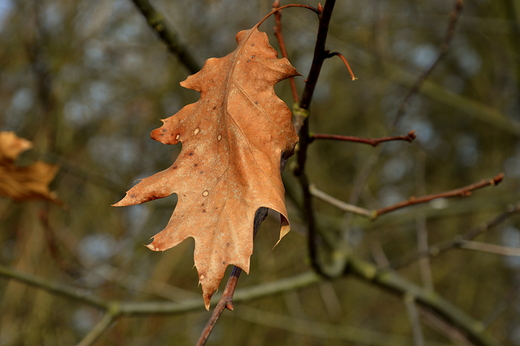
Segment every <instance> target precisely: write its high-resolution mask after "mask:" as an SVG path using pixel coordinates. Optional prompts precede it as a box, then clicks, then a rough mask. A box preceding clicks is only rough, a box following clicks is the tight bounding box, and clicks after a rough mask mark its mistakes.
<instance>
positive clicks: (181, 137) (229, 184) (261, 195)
mask: <svg viewBox="0 0 520 346" xmlns="http://www.w3.org/2000/svg"><path fill="white" fill-rule="evenodd" d="M236 39H237V42H238V47H237V48H236V50H235V51H234V52H232V53H231V54H229V55H227V56H225V57H223V58H219V59H217V58H212V59H208V60H207V61H206V63H205V65H204V67H203V68H202V70H201V71H199V72H198V73H196V74H194V75H192V76H189V77H188V78H187V79H186V80H185V81H183V82H182V83H181V86H183V87H185V88H188V89H193V90H196V91H199V92H200V94H201V95H200V99H199V100H198V101H197V102H196V103H193V104H190V105H187V106H186V107H184V108H183V109H181V110H180V111H179V112H178V113H177V114H175V115H173V116H171V117H169V118H167V119H165V120H163V123H164V124H163V126H162V127H160V128H158V129H156V130H154V131H153V132H152V133H151V137H152V138H153V139H155V140H157V141H159V142H161V143H164V144H177V143H178V142H182V144H183V146H182V151H181V153H180V154H179V156H178V157H177V159H176V161H175V162H174V164H173V165H172V166H171V167H169V168H168V169H166V170H164V171H162V172H159V173H157V174H155V175H153V176H151V177H148V178H145V179H143V180H142V181H141V182H140V183H139V184H137V185H136V186H134V187H133V188H132V189H130V190H129V191H128V192H127V194H126V196H125V198H123V199H122V200H121V201H120V202H118V203H117V204H115V206H126V205H132V204H139V203H143V202H147V201H150V200H153V199H157V198H163V197H167V196H169V195H171V194H173V193H176V194H177V195H178V203H177V206H176V208H175V211H174V213H173V215H172V217H171V218H170V221H169V222H168V225H167V226H166V228H165V229H164V230H163V231H161V232H160V233H158V234H157V235H155V236H154V237H153V242H152V243H151V244H149V245H148V247H149V248H150V249H152V250H154V251H164V250H167V249H169V248H171V247H173V246H175V245H177V244H179V243H180V242H182V241H183V240H185V239H186V238H188V237H193V238H194V239H195V253H194V260H195V266H196V267H197V271H198V275H199V282H200V284H201V285H202V293H203V298H204V304H205V306H206V309H209V301H210V299H211V296H212V295H213V293H214V292H215V291H216V290H217V288H218V286H219V283H220V281H221V280H222V278H223V276H224V272H225V270H226V267H227V266H228V265H236V266H238V267H240V268H242V269H243V270H244V271H246V272H249V259H250V257H251V254H252V252H253V220H254V217H255V212H256V211H257V209H258V208H260V207H267V208H270V209H273V210H276V211H277V212H279V213H280V214H281V229H280V239H281V238H282V237H283V236H284V235H285V234H287V232H288V231H289V222H288V219H287V211H286V208H285V203H284V187H283V184H282V180H281V176H280V159H281V157H282V155H285V156H289V155H290V154H292V152H293V149H294V146H295V144H296V143H297V141H298V136H297V135H296V133H295V131H294V128H293V126H292V123H291V112H290V110H289V108H288V107H287V106H286V105H285V103H284V102H283V101H282V100H280V99H279V98H278V97H277V96H276V94H275V93H274V88H273V86H274V84H276V83H278V82H279V81H281V80H284V79H286V78H288V77H292V76H296V75H298V72H297V71H296V70H295V69H294V67H292V66H291V64H290V63H289V61H288V60H287V59H278V58H277V54H276V51H275V50H274V49H273V48H272V47H271V46H270V45H269V42H268V39H267V35H266V34H265V33H263V32H259V31H258V30H257V28H256V27H254V28H252V29H250V30H244V31H241V32H239V33H238V34H237V37H236Z"/></svg>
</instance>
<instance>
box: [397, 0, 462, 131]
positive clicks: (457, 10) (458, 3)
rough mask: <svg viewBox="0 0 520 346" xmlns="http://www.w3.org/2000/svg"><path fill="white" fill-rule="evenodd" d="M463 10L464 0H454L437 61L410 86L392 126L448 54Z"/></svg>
mask: <svg viewBox="0 0 520 346" xmlns="http://www.w3.org/2000/svg"><path fill="white" fill-rule="evenodd" d="M463 8H464V0H455V7H454V9H453V11H452V12H451V13H450V21H449V24H448V29H447V31H446V35H445V37H444V41H443V43H442V44H441V51H440V53H439V55H438V56H437V59H435V61H434V62H433V64H432V65H431V66H430V67H429V68H428V69H427V70H426V71H424V72H423V73H422V74H421V76H419V78H418V79H417V81H416V82H415V84H414V85H413V86H412V88H411V89H410V91H409V92H408V94H407V95H406V97H405V98H404V100H403V102H402V103H401V106H400V107H399V110H398V111H397V115H396V116H395V120H394V126H395V125H397V124H398V123H399V120H400V119H401V118H402V117H403V115H404V114H405V113H406V107H407V105H408V102H409V101H410V99H411V98H412V96H413V95H415V94H416V93H417V92H418V91H419V89H420V88H421V86H422V84H423V82H424V81H425V80H426V78H428V76H429V75H430V74H431V73H432V71H433V70H434V69H435V67H437V65H438V64H439V62H440V61H441V60H442V59H443V58H444V57H445V56H446V54H448V51H449V49H450V44H451V41H452V40H453V36H454V34H455V28H456V26H457V22H458V19H459V17H460V14H461V12H462V9H463Z"/></svg>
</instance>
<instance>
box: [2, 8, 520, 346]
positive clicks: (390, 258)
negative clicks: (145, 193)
mask: <svg viewBox="0 0 520 346" xmlns="http://www.w3.org/2000/svg"><path fill="white" fill-rule="evenodd" d="M302 3H306V4H309V5H313V6H316V5H317V4H316V3H314V2H310V1H302ZM153 4H154V5H155V6H156V7H157V9H158V10H160V11H161V12H162V13H163V14H164V15H165V17H166V18H167V20H168V21H169V23H170V24H171V26H172V28H174V29H175V30H176V32H177V33H178V35H179V37H180V40H181V41H182V42H183V43H184V44H185V45H186V46H187V48H188V49H189V51H190V52H191V53H192V55H193V56H195V57H196V59H197V60H198V62H199V64H200V65H202V63H203V62H204V61H205V60H206V59H208V58H210V57H222V56H224V55H226V54H228V53H229V52H231V51H232V50H234V49H235V46H236V42H235V35H236V33H237V32H238V31H239V30H242V29H247V28H250V27H252V26H253V25H254V24H255V23H256V22H257V21H258V20H260V19H261V18H262V17H263V16H264V15H265V14H267V13H268V12H269V11H270V10H271V5H272V3H271V2H270V1H264V0H255V1H239V0H220V1H217V0H197V1H193V0H177V1H167V0H157V1H154V2H153ZM283 4H285V2H282V5H283ZM454 6H455V1H454V0H441V1H411V0H368V1H338V3H337V4H336V8H335V11H334V15H333V17H332V22H331V29H330V35H329V38H328V42H327V48H328V49H330V50H331V51H339V52H341V53H342V54H343V55H345V57H346V58H347V59H348V61H349V62H350V64H351V66H352V68H353V69H354V72H355V74H356V76H357V77H358V78H359V80H357V81H355V82H352V81H351V80H350V75H349V74H348V71H347V70H346V68H345V66H344V65H343V63H342V62H341V60H340V59H337V58H333V59H329V60H327V61H326V62H325V65H324V68H323V70H322V74H321V76H320V80H319V83H318V87H317V89H316V92H315V97H314V100H313V104H312V106H311V112H312V118H311V119H312V120H311V131H312V132H314V133H333V134H341V135H350V136H359V137H371V138H374V137H383V136H389V135H404V134H406V133H408V132H409V131H411V130H415V131H416V134H417V139H416V141H415V142H414V143H412V144H410V143H406V142H390V143H384V144H382V145H380V146H379V147H377V148H372V147H370V146H368V145H363V144H355V143H349V142H337V141H316V142H314V143H313V144H312V146H311V149H310V153H309V161H308V174H309V176H310V180H311V181H312V183H313V184H314V185H315V186H316V187H317V188H318V189H320V190H322V191H324V192H326V193H328V194H330V195H331V196H333V197H335V198H337V199H340V200H343V201H346V202H351V203H354V204H356V205H359V206H361V207H364V208H368V209H377V208H381V207H384V206H388V205H391V204H393V203H396V202H399V201H401V200H403V199H407V198H408V197H410V196H421V195H425V194H432V193H438V192H442V191H446V190H450V189H455V188H458V187H461V186H465V185H469V184H472V183H474V182H477V181H479V180H481V179H491V178H492V177H494V176H495V175H496V174H498V173H500V172H504V173H505V179H504V182H503V183H502V184H500V185H498V186H497V187H488V188H485V189H482V190H478V191H475V192H474V193H473V194H472V196H470V197H468V198H464V199H460V198H455V199H448V200H437V201H435V202H431V203H428V204H426V205H420V206H413V207H409V208H407V209H403V210H401V211H398V212H394V213H392V214H388V215H384V216H382V217H380V218H378V219H377V220H376V221H373V222H372V221H368V220H366V219H365V218H363V217H361V216H357V215H353V214H350V213H345V212H343V211H340V210H338V209H337V208H335V207H333V206H330V205H328V204H326V203H324V202H320V201H317V202H316V203H315V206H316V215H317V218H318V224H319V227H321V228H322V229H323V230H324V231H325V232H333V233H334V234H335V235H336V236H338V237H340V238H341V239H343V240H344V241H345V243H346V244H348V246H350V248H351V249H352V251H353V253H354V254H356V255H357V256H360V257H361V258H364V259H366V260H369V261H373V262H374V263H376V264H377V265H378V266H382V267H384V266H388V264H389V263H390V264H392V263H394V261H399V260H400V259H402V258H405V257H406V256H407V255H409V254H413V253H415V252H416V251H417V249H418V248H419V249H425V248H428V246H429V245H431V244H437V243H439V242H441V241H444V240H450V239H454V238H455V237H456V236H457V235H459V234H463V233H465V232H467V231H469V230H471V229H473V228H475V227H477V226H479V225H482V223H484V222H487V221H489V220H492V219H493V218H494V217H496V216H498V215H500V214H502V213H503V212H504V211H506V210H507V207H508V205H511V204H515V203H518V202H519V201H518V199H519V194H518V192H519V189H520V140H519V135H520V64H519V62H520V43H519V42H520V4H519V3H518V1H516V0H500V1H490V0H478V1H466V3H465V4H464V10H463V13H462V14H461V15H460V17H459V18H458V23H457V26H456V29H455V34H454V37H453V41H452V42H451V45H450V50H449V53H448V54H447V55H446V56H445V58H444V59H443V60H442V61H441V62H440V63H439V64H438V65H437V66H436V68H435V69H434V71H433V72H432V73H431V74H430V75H429V76H428V78H427V81H426V82H425V84H424V85H423V88H422V89H421V92H419V93H418V94H416V95H414V96H413V97H412V98H411V99H410V100H409V102H408V104H407V107H406V112H405V113H404V114H403V115H402V116H399V117H398V119H397V120H396V118H397V114H398V110H399V108H400V107H401V105H402V103H403V100H404V99H405V97H406V95H407V94H408V92H409V91H410V89H411V87H412V85H413V83H414V82H415V81H416V80H417V78H418V77H419V76H420V75H421V73H422V72H423V71H425V70H426V69H428V68H429V66H431V64H432V63H433V62H434V61H435V59H436V58H437V56H438V55H439V54H440V52H441V46H442V44H443V42H444V41H445V37H446V30H447V28H448V25H449V14H450V12H452V10H453V8H454ZM282 21H283V32H284V35H285V39H286V43H287V49H288V52H289V56H290V59H291V62H292V63H293V65H294V66H295V67H296V68H297V70H298V71H299V72H300V73H301V74H302V75H303V76H305V75H306V74H307V73H308V70H309V68H310V62H311V60H312V54H313V48H314V43H315V36H316V32H317V18H316V16H315V14H314V13H312V12H311V11H307V10H303V9H288V10H284V11H283V19H282ZM273 26H274V20H273V19H270V20H268V21H267V22H266V23H264V24H263V25H262V26H261V30H263V31H266V32H267V33H268V34H269V36H270V39H271V44H272V45H273V46H274V47H275V48H276V49H278V45H277V44H276V41H275V39H274V36H273V30H272V28H273ZM189 74H190V73H189V71H188V70H187V69H186V68H185V67H184V66H183V65H182V64H180V62H179V60H178V59H177V57H175V56H174V55H172V54H171V53H169V52H168V50H167V48H166V46H165V45H164V43H163V42H161V41H160V40H159V39H158V38H157V37H156V35H155V34H154V32H153V31H152V30H151V29H150V28H149V27H148V25H147V23H146V21H145V20H144V18H143V16H142V15H141V13H140V12H139V11H138V10H137V8H136V7H135V5H134V4H133V3H132V1H130V0H104V1H100V0H89V1H86V0H76V1H68V0H32V1H25V0H24V1H22V0H0V130H1V131H14V132H15V133H16V134H17V135H18V136H20V137H22V138H25V139H28V140H30V141H32V142H33V144H34V147H33V149H31V150H29V151H27V152H25V153H24V154H23V155H22V156H21V157H20V158H19V162H18V164H20V165H28V164H31V163H32V162H34V161H35V160H37V159H39V160H43V161H46V162H49V163H53V164H56V165H58V166H59V167H60V170H59V172H58V174H57V176H56V178H55V179H54V181H53V182H52V185H51V188H52V190H54V191H56V193H57V195H58V197H59V199H60V200H61V201H63V203H64V205H65V206H66V207H65V208H63V207H60V206H59V205H56V204H52V203H50V202H46V201H31V202H23V203H22V202H21V203H14V202H12V201H10V200H9V199H7V198H1V199H0V263H1V265H3V266H5V267H9V268H12V269H15V270H17V271H20V272H23V273H28V274H32V275H34V276H37V277H40V278H42V279H45V280H48V281H51V282H55V283H60V284H64V285H69V286H71V287H77V288H81V289H86V290H87V291H88V292H90V293H92V294H94V295H96V296H98V297H100V298H102V299H105V300H124V301H149V300H154V301H156V300H164V301H183V300H186V299H191V298H194V297H195V298H199V299H201V302H202V298H201V297H200V288H199V287H197V281H198V280H197V273H196V270H195V269H194V268H193V256H192V252H193V241H191V240H187V241H185V242H184V243H182V244H181V245H179V246H177V247H176V248H174V249H171V250H168V251H166V252H164V253H156V252H152V251H150V250H148V249H147V248H145V247H144V246H143V244H147V243H148V242H149V238H151V237H152V236H153V235H154V234H156V233H157V232H159V231H160V230H162V228H163V227H164V226H165V225H166V223H167V220H168V219H169V217H170V215H171V213H172V210H173V208H174V206H175V202H176V197H175V196H172V197H169V198H166V199H163V200H156V201H153V202H150V203H147V204H144V205H140V206H132V207H124V208H113V207H111V206H110V205H111V204H113V203H115V202H117V201H118V200H119V199H120V198H121V197H122V196H123V195H124V192H125V191H126V190H127V189H129V188H130V187H131V186H132V185H133V184H134V182H135V181H136V180H137V179H139V178H143V177H146V176H149V175H151V174H153V173H155V172H158V171H160V170H163V169H165V168H166V167H168V166H169V165H171V163H172V162H173V160H174V159H175V157H176V155H177V154H178V153H179V151H180V146H174V147H170V146H165V145H162V144H160V143H158V142H155V141H153V140H151V139H150V138H149V133H150V131H151V130H153V129H155V128H157V127H159V126H160V125H161V122H160V121H159V119H163V118H166V117H168V116H170V115H172V114H174V113H176V112H177V111H179V110H180V109H181V108H182V107H183V106H184V105H186V104H188V103H192V102H195V101H196V100H197V99H198V94H197V93H196V92H194V91H192V90H186V89H183V88H181V87H180V86H179V82H181V81H182V80H184V79H185V78H186V77H187V76H188V75H189ZM303 79H304V77H302V78H299V79H298V81H297V84H298V87H299V91H300V93H301V90H302V86H303ZM276 90H277V92H278V94H279V95H280V97H281V98H283V99H284V100H285V101H286V102H287V104H288V105H292V104H293V100H292V99H291V93H290V89H289V84H288V83H287V82H282V83H280V84H279V85H277V87H276ZM290 165H291V164H289V167H290ZM284 182H285V184H286V188H287V203H288V208H289V216H290V220H291V223H292V230H293V231H292V232H291V233H290V234H289V235H287V236H286V238H285V239H284V240H283V241H281V242H280V244H279V245H278V246H277V247H276V248H274V249H272V247H273V245H274V244H275V243H276V241H277V239H278V230H279V228H278V227H279V225H278V218H277V215H271V216H270V217H268V218H267V219H266V221H265V222H264V224H263V225H262V228H261V230H260V232H259V235H258V236H257V238H256V239H255V250H254V254H253V256H252V258H251V264H252V266H251V271H250V274H249V275H243V276H242V278H241V279H240V282H239V288H241V287H254V286H255V285H258V284H261V283H266V282H271V281H276V280H278V279H282V278H286V277H290V276H294V275H297V274H299V273H304V272H307V271H309V270H311V269H310V266H309V260H308V253H307V246H306V232H305V229H306V228H305V224H304V223H303V221H302V220H303V218H302V211H301V209H300V208H299V206H300V205H301V195H300V192H299V187H298V184H297V182H296V179H295V178H294V177H293V176H292V174H291V170H290V169H286V171H285V172H284ZM519 227H520V218H519V217H518V216H517V217H511V218H508V219H507V220H506V221H504V222H502V223H501V224H500V225H498V226H497V227H495V228H493V229H491V230H489V231H488V232H486V233H484V234H483V235H481V236H479V237H478V238H477V239H476V240H478V241H480V242H483V243H489V244H495V245H501V246H507V247H516V248H518V247H520V230H519ZM322 251H326V248H323V249H322ZM396 270H397V273H398V274H399V275H401V276H402V277H404V278H405V279H407V280H409V281H410V282H413V283H415V284H418V285H421V286H424V287H426V288H432V289H435V290H436V291H437V292H438V293H440V294H441V295H442V296H443V297H445V298H446V299H448V300H449V301H451V302H452V303H453V304H454V305H456V306H458V307H459V308H461V309H462V310H463V311H465V312H467V313H468V314H469V315H471V316H473V317H474V318H475V319H477V320H479V321H482V323H484V325H485V326H486V328H488V330H489V332H490V333H491V334H492V335H493V336H494V337H495V338H497V339H498V340H500V341H501V342H503V344H504V345H520V327H519V326H520V300H519V296H518V294H519V287H518V285H519V283H520V281H519V280H520V259H519V258H518V257H513V256H501V255H496V254H489V253H484V252H481V251H470V250H464V249H454V250H452V251H448V252H445V253H442V254H441V255H440V256H437V257H435V258H431V259H425V260H421V261H414V262H412V263H411V264H409V265H407V266H403V267H400V268H398V269H396ZM221 287H223V286H221ZM201 306H202V305H201ZM101 316H102V313H101V311H99V309H97V308H95V307H92V306H89V305H88V304H84V303H81V302H78V301H76V300H72V299H67V298H64V297H58V296H55V295H52V294H50V293H48V292H46V291H45V290H42V289H37V288H33V287H29V286H28V285H26V284H23V283H19V282H17V281H15V280H8V278H6V277H1V278H0V345H2V346H3V345H28V346H29V345H74V344H76V343H78V342H79V341H80V340H81V339H82V338H83V337H84V336H85V335H87V334H88V333H89V332H90V331H91V330H92V328H94V326H95V325H96V324H97V323H98V321H99V320H100V319H101ZM424 316H425V317H423V318H422V319H421V326H422V332H423V333H424V337H425V339H426V341H427V343H426V344H430V345H442V344H444V345H451V344H457V343H458V342H457V341H456V340H457V337H456V333H455V332H454V331H453V330H451V329H450V327H449V326H446V325H443V324H442V323H440V322H439V321H438V320H435V318H431V316H430V318H428V314H425V315H424ZM208 317H209V313H208V312H206V311H205V310H203V309H201V310H198V311H196V312H190V313H186V314H181V315H172V316H168V315H149V316H139V317H122V318H120V319H118V320H117V322H116V323H115V324H114V325H113V326H112V327H111V328H109V329H108V330H107V331H106V332H105V333H103V335H102V336H101V338H100V339H99V340H98V342H97V343H96V344H97V345H151V344H154V345H166V344H169V345H173V344H175V345H191V344H194V343H195V341H196V340H197V338H198V336H199V334H200V332H201V330H202V328H203V326H204V324H205V323H206V320H207V319H208ZM302 320H304V321H307V322H309V323H310V326H315V328H314V327H309V328H299V329H298V328H295V327H294V326H295V325H298V323H299V322H301V321H302ZM274 321H279V322H274ZM282 322H283V323H282ZM317 330H319V331H321V332H320V333H318V332H316V331H317ZM338 330H343V331H345V330H354V331H357V332H358V333H367V334H366V335H369V336H371V337H372V338H373V340H374V341H373V342H372V343H371V344H374V345H375V344H380V345H389V344H391V342H390V341H392V340H393V341H392V342H393V344H398V345H399V344H400V345H405V344H413V339H412V323H411V322H410V317H409V314H408V312H407V307H406V304H405V302H404V301H403V299H402V298H399V297H398V296H394V295H391V294H389V293H388V292H386V291H384V290H382V289H381V288H379V287H377V286H374V285H371V284H370V283H367V282H365V281H363V280H361V279H358V278H354V277H351V276H348V275H347V276H345V277H344V278H341V279H337V280H334V281H323V282H321V283H318V284H314V285H310V286H308V287H305V288H301V289H298V290H292V291H290V292H286V293H283V294H278V295H274V296H270V297H267V298H262V299H258V300H254V301H251V302H244V303H239V304H238V303H237V304H236V306H235V312H229V311H226V312H224V314H223V316H222V318H221V320H220V321H219V322H218V324H217V327H216V329H215V331H214V333H213V335H212V338H211V340H210V342H209V343H208V344H211V345H266V344H268V343H269V344H270V345H289V344H291V345H345V344H348V345H350V344H352V345H357V344H360V345H361V344H363V343H360V342H356V341H355V338H353V337H349V336H348V335H346V334H345V333H343V334H342V333H340V332H338ZM354 334H355V333H354ZM396 338H397V339H396ZM399 338H400V339H399ZM378 340H379V341H378ZM395 340H398V341H395ZM461 343H462V341H461ZM462 344H463V343H462Z"/></svg>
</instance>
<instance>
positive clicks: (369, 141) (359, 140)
mask: <svg viewBox="0 0 520 346" xmlns="http://www.w3.org/2000/svg"><path fill="white" fill-rule="evenodd" d="M416 137H417V136H416V135H415V131H410V132H408V134H407V135H405V136H392V137H382V138H360V137H353V136H342V135H331V134H323V133H313V134H312V135H311V136H310V140H311V142H312V141H314V140H316V139H332V140H337V141H347V142H356V143H363V144H369V145H371V146H373V147H377V146H378V145H379V144H381V143H383V142H389V141H407V142H410V143H411V142H413V141H414V139H415V138H416Z"/></svg>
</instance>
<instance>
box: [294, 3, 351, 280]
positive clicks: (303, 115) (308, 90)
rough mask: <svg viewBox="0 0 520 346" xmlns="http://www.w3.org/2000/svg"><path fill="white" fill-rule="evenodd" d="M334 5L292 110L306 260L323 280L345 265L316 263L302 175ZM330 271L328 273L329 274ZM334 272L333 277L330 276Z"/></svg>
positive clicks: (312, 221) (322, 22)
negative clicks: (305, 232)
mask: <svg viewBox="0 0 520 346" xmlns="http://www.w3.org/2000/svg"><path fill="white" fill-rule="evenodd" d="M335 3H336V1H335V0H328V1H326V2H325V6H324V7H323V11H322V13H321V14H320V21H319V28H318V34H317V38H316V46H315V47H314V57H313V60H312V64H311V69H310V71H309V75H308V77H307V80H306V83H305V88H304V90H303V94H302V98H301V99H300V103H299V105H298V106H296V107H295V110H294V127H295V129H296V131H297V132H298V135H299V137H300V142H299V143H298V150H297V152H296V161H297V167H296V169H295V170H294V174H295V175H296V177H297V178H298V180H299V183H300V186H301V188H302V194H303V203H304V206H303V209H304V215H305V218H306V223H307V227H308V238H307V246H308V251H309V257H310V261H311V265H312V267H313V268H314V270H315V271H316V272H317V273H318V274H320V275H322V276H325V277H332V276H334V275H336V274H337V270H335V269H334V268H341V267H343V266H344V264H345V262H344V259H343V258H342V259H341V261H343V263H334V264H332V265H331V266H330V267H329V268H325V267H322V265H321V264H320V261H319V259H318V257H319V256H318V247H317V239H318V231H317V227H316V219H315V215H314V207H313V199H312V195H311V192H310V189H309V185H310V183H309V179H308V177H307V174H306V173H305V164H306V161H307V149H308V146H309V144H310V143H311V142H312V140H311V138H310V133H309V106H310V103H311V100H312V95H313V93H314V90H315V88H316V84H317V82H318V77H319V75H320V71H321V68H322V66H323V61H324V60H325V59H327V58H328V57H329V52H328V51H326V50H325V43H326V41H327V34H328V30H329V23H330V19H331V17H332V12H333V9H334V5H335ZM329 269H330V271H329ZM333 272H334V273H333Z"/></svg>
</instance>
